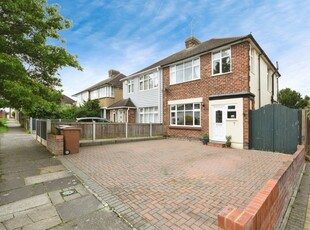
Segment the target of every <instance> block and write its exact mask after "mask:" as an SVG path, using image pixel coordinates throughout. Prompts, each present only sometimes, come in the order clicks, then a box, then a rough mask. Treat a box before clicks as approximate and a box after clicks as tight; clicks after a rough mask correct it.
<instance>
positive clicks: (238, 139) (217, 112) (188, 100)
mask: <svg viewBox="0 0 310 230" xmlns="http://www.w3.org/2000/svg"><path fill="white" fill-rule="evenodd" d="M279 77H280V74H279V72H278V70H277V68H276V67H275V66H274V65H273V63H272V62H271V61H270V59H269V58H268V56H267V55H266V53H265V52H264V50H263V49H262V48H261V47H260V46H259V44H258V43H257V42H256V40H255V39H254V37H253V36H252V35H251V34H249V35H246V36H239V37H227V38H214V39H210V40H208V41H205V42H200V41H199V40H198V39H197V38H195V37H193V36H191V37H189V38H188V39H186V41H185V49H184V50H182V51H180V52H178V53H175V54H172V55H171V56H169V57H167V58H165V59H163V60H160V61H158V62H156V63H154V64H152V65H150V66H149V67H147V68H144V69H142V70H141V71H138V72H136V73H135V74H132V75H130V76H128V77H126V78H124V79H123V80H122V81H123V95H124V98H130V99H131V100H132V102H133V103H134V105H135V106H136V108H137V111H136V118H135V120H136V122H163V123H164V126H165V129H166V132H167V134H168V135H169V136H176V137H190V138H201V135H202V134H203V133H208V134H209V138H210V141H211V142H214V143H219V144H222V143H225V142H226V136H231V137H232V140H231V141H232V147H234V148H248V144H249V110H251V109H258V108H260V107H262V106H264V105H266V104H270V103H273V102H275V101H277V92H278V78H279Z"/></svg>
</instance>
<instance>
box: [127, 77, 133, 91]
mask: <svg viewBox="0 0 310 230" xmlns="http://www.w3.org/2000/svg"><path fill="white" fill-rule="evenodd" d="M133 86H134V85H133V80H128V93H133Z"/></svg>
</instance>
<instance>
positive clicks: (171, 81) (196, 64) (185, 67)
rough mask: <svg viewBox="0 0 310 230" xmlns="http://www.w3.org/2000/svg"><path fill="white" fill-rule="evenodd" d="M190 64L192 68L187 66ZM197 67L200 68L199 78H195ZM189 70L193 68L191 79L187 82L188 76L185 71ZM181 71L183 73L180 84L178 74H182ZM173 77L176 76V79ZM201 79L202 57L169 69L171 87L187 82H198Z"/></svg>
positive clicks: (177, 64)
mask: <svg viewBox="0 0 310 230" xmlns="http://www.w3.org/2000/svg"><path fill="white" fill-rule="evenodd" d="M195 61H197V63H195ZM189 62H191V66H190V67H187V66H185V65H186V64H187V63H189ZM181 65H182V68H181V69H178V66H181ZM195 67H198V71H199V72H198V77H197V78H194V76H195ZM189 68H191V78H190V79H188V80H185V76H186V75H185V70H188V69H189ZM180 71H182V81H180V82H178V81H177V72H180ZM173 75H174V77H173ZM172 78H174V81H173V80H172ZM199 79H201V76H200V57H195V58H192V59H188V60H185V61H182V62H179V63H176V64H174V65H171V66H170V67H169V84H170V85H176V84H182V83H185V82H190V81H196V80H199Z"/></svg>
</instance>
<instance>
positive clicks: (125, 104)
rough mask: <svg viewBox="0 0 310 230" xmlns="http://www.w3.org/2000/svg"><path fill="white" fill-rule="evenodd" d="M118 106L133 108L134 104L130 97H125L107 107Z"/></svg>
mask: <svg viewBox="0 0 310 230" xmlns="http://www.w3.org/2000/svg"><path fill="white" fill-rule="evenodd" d="M119 107H126V108H128V107H130V108H133V107H136V106H135V104H134V103H133V102H132V101H131V99H130V98H127V99H123V100H120V101H118V102H116V103H114V104H113V105H110V106H109V107H108V108H109V109H112V108H119Z"/></svg>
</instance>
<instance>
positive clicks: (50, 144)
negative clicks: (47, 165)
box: [46, 134, 64, 156]
mask: <svg viewBox="0 0 310 230" xmlns="http://www.w3.org/2000/svg"><path fill="white" fill-rule="evenodd" d="M46 148H47V150H48V151H50V152H51V153H52V154H53V155H56V156H57V155H63V153H64V138H63V135H53V134H48V138H47V145H46Z"/></svg>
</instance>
